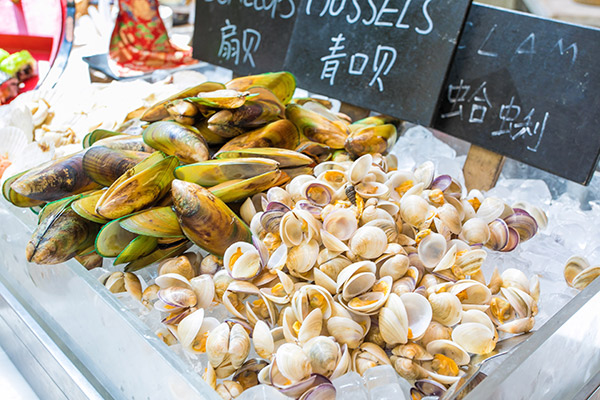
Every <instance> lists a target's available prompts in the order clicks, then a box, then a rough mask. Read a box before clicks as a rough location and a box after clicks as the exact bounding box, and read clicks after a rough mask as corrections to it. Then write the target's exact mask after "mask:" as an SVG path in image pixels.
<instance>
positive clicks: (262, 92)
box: [208, 87, 285, 129]
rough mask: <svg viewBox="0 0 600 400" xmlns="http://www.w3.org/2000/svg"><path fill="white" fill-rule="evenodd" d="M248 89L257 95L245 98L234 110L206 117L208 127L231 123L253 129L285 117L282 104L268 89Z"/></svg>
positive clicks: (222, 111)
mask: <svg viewBox="0 0 600 400" xmlns="http://www.w3.org/2000/svg"><path fill="white" fill-rule="evenodd" d="M248 91H249V92H250V93H252V94H256V95H257V96H254V97H252V98H251V99H250V100H247V101H246V102H245V103H244V105H242V106H241V107H239V108H236V109H234V110H221V111H218V112H216V113H215V114H213V115H212V116H211V117H210V118H209V119H208V124H209V127H211V126H212V125H231V126H237V127H241V128H244V129H255V128H258V127H260V126H263V125H265V124H268V123H269V122H273V121H276V120H278V119H283V118H284V117H285V114H284V113H285V108H284V106H283V105H282V104H281V103H280V101H279V99H278V98H277V96H275V95H274V94H273V92H271V91H270V90H269V89H267V88H264V87H254V88H251V89H249V90H248Z"/></svg>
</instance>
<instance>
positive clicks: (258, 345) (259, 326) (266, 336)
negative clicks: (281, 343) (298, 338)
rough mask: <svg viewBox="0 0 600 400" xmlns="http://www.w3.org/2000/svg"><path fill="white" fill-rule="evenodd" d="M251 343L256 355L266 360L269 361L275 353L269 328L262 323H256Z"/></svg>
mask: <svg viewBox="0 0 600 400" xmlns="http://www.w3.org/2000/svg"><path fill="white" fill-rule="evenodd" d="M252 343H253V344H254V350H255V351H256V354H258V355H259V356H260V357H262V358H265V359H267V360H270V359H271V356H272V355H273V353H274V352H275V341H274V340H273V335H271V330H270V329H269V326H268V325H267V324H266V323H265V322H264V321H260V320H259V321H257V322H256V324H255V325H254V330H253V331H252Z"/></svg>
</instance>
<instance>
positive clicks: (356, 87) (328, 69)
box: [285, 0, 470, 125]
mask: <svg viewBox="0 0 600 400" xmlns="http://www.w3.org/2000/svg"><path fill="white" fill-rule="evenodd" d="M469 4H470V1H469V0H436V1H433V0H303V1H302V3H301V4H300V6H299V8H298V11H297V14H298V15H297V19H296V25H295V28H294V33H293V35H292V41H291V43H290V46H291V47H290V50H289V52H288V55H287V57H286V60H285V69H286V70H288V71H291V72H293V73H294V74H295V75H296V78H297V79H298V86H300V87H302V88H304V89H307V90H310V91H312V92H316V93H320V94H325V95H329V96H332V97H335V98H337V99H340V100H342V101H345V102H347V103H350V104H354V105H357V106H361V107H365V108H369V109H372V110H376V111H379V112H382V113H386V114H391V115H394V116H395V117H399V118H403V119H406V120H409V121H411V122H416V123H420V124H423V125H430V124H431V123H432V120H433V117H434V115H435V113H436V110H437V106H438V101H439V95H440V93H441V91H442V87H443V83H444V78H445V76H446V73H447V70H448V67H449V65H450V61H451V59H452V54H453V53H454V50H455V48H456V43H457V38H458V36H459V33H460V31H461V29H462V26H463V23H464V20H465V17H466V13H467V9H468V7H469Z"/></svg>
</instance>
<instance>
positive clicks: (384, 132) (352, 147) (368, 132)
mask: <svg viewBox="0 0 600 400" xmlns="http://www.w3.org/2000/svg"><path fill="white" fill-rule="evenodd" d="M397 137H398V134H397V130H396V127H395V126H394V125H392V124H385V125H377V126H366V127H364V128H362V129H359V130H355V131H354V132H353V133H352V134H351V135H350V136H348V138H347V139H346V143H345V145H344V148H345V149H346V151H347V152H348V153H350V154H352V155H353V156H354V157H360V156H362V155H365V154H369V153H371V154H372V153H381V154H385V153H386V152H387V151H388V150H389V149H390V148H391V147H392V146H393V145H394V143H396V139H397Z"/></svg>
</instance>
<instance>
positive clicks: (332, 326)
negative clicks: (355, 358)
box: [327, 316, 366, 349]
mask: <svg viewBox="0 0 600 400" xmlns="http://www.w3.org/2000/svg"><path fill="white" fill-rule="evenodd" d="M327 331H328V332H329V334H330V335H331V336H333V337H334V338H335V340H336V342H338V343H339V344H341V345H347V346H348V348H350V349H356V348H357V347H358V346H359V345H360V344H361V342H362V339H363V338H364V336H365V335H366V332H365V330H364V329H363V327H362V326H361V325H360V324H358V323H357V322H356V321H354V320H353V319H352V318H350V317H343V316H333V317H331V318H329V319H327Z"/></svg>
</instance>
